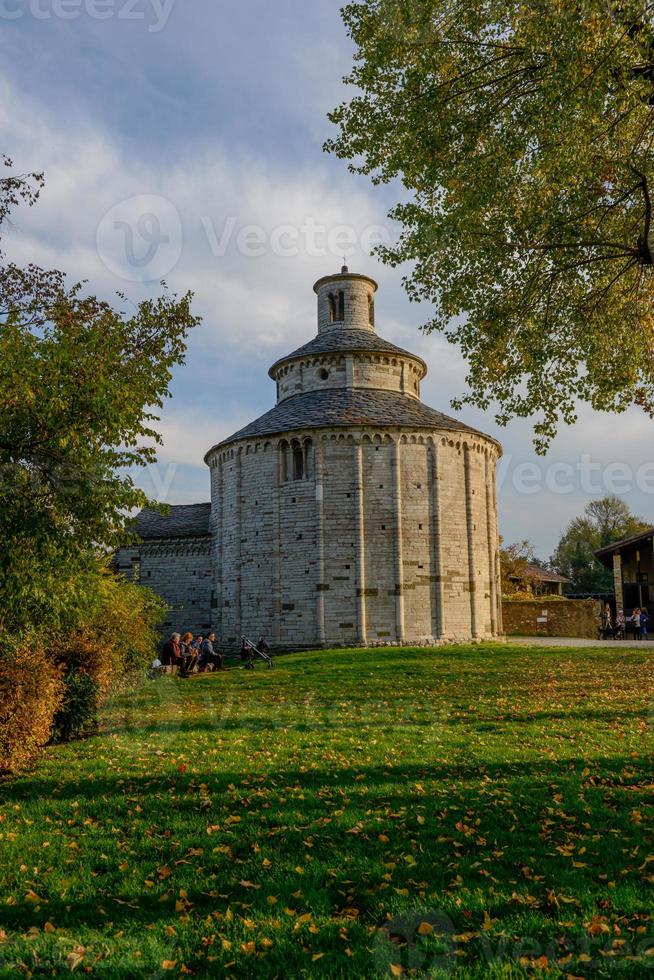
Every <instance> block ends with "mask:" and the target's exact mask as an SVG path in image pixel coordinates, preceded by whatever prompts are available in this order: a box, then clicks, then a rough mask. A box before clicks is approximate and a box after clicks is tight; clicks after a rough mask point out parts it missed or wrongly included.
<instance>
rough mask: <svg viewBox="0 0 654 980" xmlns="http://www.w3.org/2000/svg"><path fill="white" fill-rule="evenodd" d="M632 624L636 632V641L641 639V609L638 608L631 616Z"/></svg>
mask: <svg viewBox="0 0 654 980" xmlns="http://www.w3.org/2000/svg"><path fill="white" fill-rule="evenodd" d="M631 623H632V626H633V630H634V640H639V639H640V609H638V608H636V609H634V611H633V612H632V614H631Z"/></svg>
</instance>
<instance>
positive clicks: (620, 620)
mask: <svg viewBox="0 0 654 980" xmlns="http://www.w3.org/2000/svg"><path fill="white" fill-rule="evenodd" d="M648 625H649V615H648V612H647V610H646V609H640V608H638V607H636V609H634V611H633V612H632V614H631V616H625V614H624V613H623V612H622V610H619V611H618V613H617V615H616V617H615V621H614V619H613V612H612V610H611V606H610V604H609V603H608V602H607V603H606V605H605V606H604V609H603V610H602V619H601V623H600V636H601V637H602V638H603V639H605V640H608V639H613V640H624V638H625V635H626V633H627V630H628V629H629V630H630V632H632V633H633V635H634V639H637V640H646V639H647V627H648Z"/></svg>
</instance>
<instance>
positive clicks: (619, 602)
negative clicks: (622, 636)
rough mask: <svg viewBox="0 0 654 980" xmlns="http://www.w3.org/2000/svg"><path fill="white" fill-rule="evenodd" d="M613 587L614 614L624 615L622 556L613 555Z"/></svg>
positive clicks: (618, 554)
mask: <svg viewBox="0 0 654 980" xmlns="http://www.w3.org/2000/svg"><path fill="white" fill-rule="evenodd" d="M613 587H614V589H615V607H616V612H619V613H624V588H623V585H622V555H621V554H620V552H619V551H618V552H617V553H616V554H615V555H613Z"/></svg>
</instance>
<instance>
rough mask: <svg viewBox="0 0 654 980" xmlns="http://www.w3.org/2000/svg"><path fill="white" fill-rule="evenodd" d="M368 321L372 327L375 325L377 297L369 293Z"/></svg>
mask: <svg viewBox="0 0 654 980" xmlns="http://www.w3.org/2000/svg"><path fill="white" fill-rule="evenodd" d="M368 323H369V324H370V326H371V327H374V325H375V297H374V296H373V295H372V293H368Z"/></svg>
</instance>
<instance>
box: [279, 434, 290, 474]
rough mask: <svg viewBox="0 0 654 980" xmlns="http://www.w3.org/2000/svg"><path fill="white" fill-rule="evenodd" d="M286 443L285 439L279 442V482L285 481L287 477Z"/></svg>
mask: <svg viewBox="0 0 654 980" xmlns="http://www.w3.org/2000/svg"><path fill="white" fill-rule="evenodd" d="M288 455H289V451H288V443H287V442H286V440H284V441H283V442H280V444H279V482H280V483H286V482H287V480H288V478H289V471H288Z"/></svg>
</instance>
